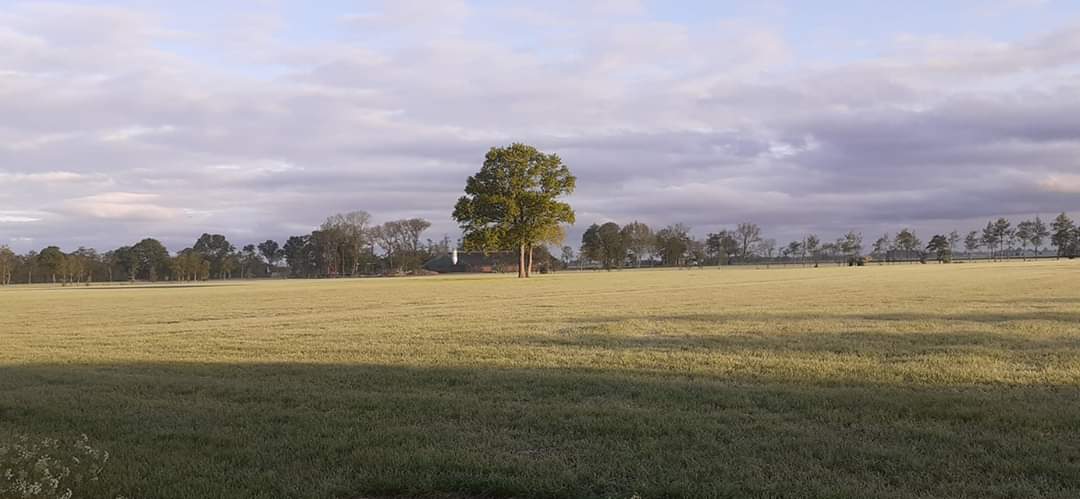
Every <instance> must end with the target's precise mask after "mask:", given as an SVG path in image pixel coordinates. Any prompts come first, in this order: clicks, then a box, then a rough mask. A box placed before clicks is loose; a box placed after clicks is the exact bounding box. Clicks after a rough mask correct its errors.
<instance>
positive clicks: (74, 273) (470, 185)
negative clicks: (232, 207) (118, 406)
mask: <svg viewBox="0 0 1080 499" xmlns="http://www.w3.org/2000/svg"><path fill="white" fill-rule="evenodd" d="M576 182H577V179H576V177H575V176H574V175H572V174H571V173H570V170H569V168H568V167H567V166H566V165H565V164H563V162H562V159H561V158H559V156H558V155H555V154H546V153H543V152H541V151H539V150H537V149H536V148H535V147H532V146H529V145H526V144H519V143H515V144H511V145H509V146H507V147H493V148H491V149H490V150H489V151H488V153H487V154H486V155H485V157H484V163H483V165H482V166H481V168H480V170H479V171H478V172H477V173H476V174H474V175H472V176H470V177H468V179H467V180H466V182H465V195H464V196H462V197H461V198H460V199H458V201H457V204H456V205H455V206H454V211H453V215H452V216H453V218H454V220H456V221H457V222H458V224H459V226H460V228H461V230H462V235H463V239H462V241H461V244H460V247H461V249H465V250H477V251H483V252H493V251H513V252H515V253H517V257H518V266H517V267H518V276H519V277H529V275H530V274H531V272H532V269H533V268H534V267H535V266H536V265H537V262H540V265H541V268H543V269H546V268H549V267H551V266H553V265H552V263H553V262H555V261H557V260H556V259H555V258H554V256H553V255H552V254H551V252H550V250H549V247H559V245H561V244H563V242H564V240H565V235H566V229H565V227H566V224H573V223H574V222H575V214H574V210H573V208H571V206H570V205H569V204H568V203H566V202H564V201H562V200H561V199H560V198H562V197H563V196H566V195H569V194H571V193H573V191H574V189H575V187H576ZM429 227H431V223H430V222H428V221H427V220H424V219H421V218H411V219H403V220H394V221H390V222H386V223H383V224H379V225H375V224H373V223H372V220H371V215H369V214H368V213H367V212H364V211H354V212H349V213H343V214H337V215H333V216H331V217H329V218H327V220H326V221H325V222H324V223H323V224H322V225H321V226H320V227H319V228H318V229H316V230H314V231H312V232H311V233H310V234H306V235H300V236H292V237H290V238H288V239H287V240H286V241H285V244H283V245H279V244H278V243H277V242H276V241H274V240H267V241H263V242H261V243H257V244H256V243H253V244H247V245H245V246H243V247H242V248H240V250H239V251H237V249H236V247H235V246H234V245H233V244H232V243H231V242H229V240H228V239H227V238H226V237H225V236H224V235H221V234H203V235H202V236H200V237H199V238H198V239H197V240H196V241H195V243H194V244H193V245H192V246H191V247H189V248H185V249H183V250H181V251H179V252H177V253H176V254H175V255H173V254H171V253H170V252H169V250H168V249H166V248H165V246H164V245H163V244H162V243H161V242H160V241H158V240H156V239H153V238H147V239H143V240H142V241H139V242H138V243H135V244H133V245H131V246H123V247H120V248H117V249H114V250H111V251H107V252H104V253H99V252H98V251H96V250H94V249H91V248H79V249H77V250H75V251H73V252H71V253H65V252H63V251H61V250H60V248H58V247H56V246H49V247H46V248H44V249H42V250H41V251H40V252H37V251H31V252H29V253H27V254H25V255H16V254H15V253H14V252H13V251H11V249H10V248H8V247H6V246H0V284H2V285H6V284H12V283H14V282H16V281H19V282H25V283H34V282H54V283H56V282H59V283H85V282H92V281H102V280H104V281H117V280H131V281H134V280H147V281H157V280H163V279H167V280H175V281H194V280H206V279H230V278H234V277H241V278H249V277H265V276H272V275H287V276H290V277H309V278H310V277H327V276H330V277H333V276H359V275H371V274H377V273H382V274H387V273H389V274H404V273H409V272H414V271H417V270H419V269H420V268H421V266H422V264H423V262H424V261H426V260H427V259H429V258H432V257H434V256H437V255H444V254H446V253H448V252H449V251H450V250H451V243H450V241H449V238H446V237H444V238H443V240H442V241H440V242H433V241H432V240H430V239H427V240H424V239H423V238H422V235H423V233H424V232H425V231H426V230H427V229H428V228H429ZM1047 242H1049V244H1050V245H1051V246H1053V247H1054V248H1055V249H1056V255H1057V256H1058V257H1068V258H1074V257H1076V256H1078V255H1080V229H1078V228H1077V225H1076V223H1074V222H1073V220H1072V219H1070V218H1069V217H1068V215H1066V214H1065V213H1062V214H1060V215H1058V216H1057V218H1055V219H1054V220H1053V222H1051V224H1050V225H1049V226H1047V224H1046V223H1044V222H1043V221H1042V219H1041V218H1039V217H1035V219H1034V220H1024V221H1022V222H1019V223H1017V224H1016V225H1015V226H1013V224H1012V222H1010V221H1009V220H1007V219H1004V218H999V219H997V220H992V221H989V222H987V224H986V227H985V228H983V229H982V230H981V231H980V230H973V231H971V232H969V233H968V234H967V236H966V237H963V238H961V236H960V234H959V232H957V231H952V232H950V233H948V234H934V235H933V236H932V237H931V238H930V239H929V241H928V243H927V244H926V245H925V246H923V243H922V241H921V240H920V239H919V238H918V236H916V234H915V232H914V231H913V230H911V229H908V228H904V229H902V230H900V231H899V232H897V233H896V235H895V236H892V235H890V234H885V235H883V236H881V237H880V238H878V239H877V240H876V241H874V243H873V245H872V246H871V251H870V252H869V254H866V255H864V254H863V250H864V248H863V236H862V234H861V233H859V232H856V231H850V232H848V233H846V234H844V235H842V236H840V237H839V238H837V239H835V240H833V241H825V240H822V239H820V238H819V237H818V236H817V235H816V234H808V235H806V236H805V237H802V238H800V239H798V240H794V241H790V242H788V243H787V244H786V245H783V246H780V245H778V244H777V242H776V240H775V239H771V238H767V237H765V236H764V235H763V233H762V230H761V227H760V226H758V225H757V224H754V223H749V222H747V223H741V224H738V225H737V226H735V227H734V228H731V229H724V230H720V231H717V232H713V233H709V234H707V235H706V237H705V238H704V239H698V238H695V237H694V236H693V235H692V234H691V229H690V227H688V226H687V225H684V224H673V225H668V226H666V227H663V228H661V229H659V230H656V231H654V230H653V229H652V228H650V227H649V226H648V225H646V224H644V223H642V222H638V221H634V222H631V223H629V224H627V225H625V226H620V225H619V224H617V223H615V222H607V223H604V224H593V225H591V226H589V227H588V228H587V229H586V230H585V232H584V234H583V235H582V239H581V246H580V248H579V254H578V255H577V256H575V254H574V249H573V248H572V247H570V246H562V253H561V263H562V265H563V266H570V265H571V264H572V263H577V264H578V265H579V266H581V267H583V266H584V265H586V264H587V265H589V266H595V267H599V268H605V269H614V268H622V267H627V266H635V267H640V266H642V265H643V264H645V265H650V266H655V265H665V266H689V265H730V264H736V263H755V262H757V263H761V262H764V263H774V262H775V263H802V264H809V263H812V264H814V265H817V264H818V263H819V262H822V261H827V262H835V263H838V264H843V263H845V262H846V263H848V264H849V265H863V264H865V263H866V262H867V261H879V262H902V261H920V262H923V263H925V262H926V261H927V260H928V259H930V258H933V259H936V260H937V261H939V262H943V263H947V262H951V261H952V260H953V258H954V256H955V255H958V254H960V252H959V251H958V248H959V245H960V244H961V243H963V245H964V246H963V248H964V250H965V252H964V253H963V254H964V255H965V256H967V257H968V258H972V257H974V256H977V255H979V254H980V253H979V251H980V250H985V251H984V252H983V253H981V254H983V255H985V256H987V257H988V258H992V259H997V258H1014V257H1027V256H1028V255H1029V252H1028V248H1029V247H1030V248H1032V249H1033V251H1034V256H1036V257H1038V256H1041V255H1042V249H1044V247H1045V245H1046V243H1047ZM454 247H455V248H456V247H458V246H454ZM281 262H284V264H285V265H284V266H281V265H280V263H281Z"/></svg>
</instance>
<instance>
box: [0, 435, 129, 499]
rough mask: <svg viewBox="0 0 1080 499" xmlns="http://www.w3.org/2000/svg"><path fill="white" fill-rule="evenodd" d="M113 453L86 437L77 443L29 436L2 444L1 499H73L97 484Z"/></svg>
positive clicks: (80, 438)
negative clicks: (91, 442) (98, 447)
mask: <svg viewBox="0 0 1080 499" xmlns="http://www.w3.org/2000/svg"><path fill="white" fill-rule="evenodd" d="M108 461H109V453H108V452H106V451H104V450H101V449H95V448H93V447H91V446H90V439H89V438H87V436H86V435H82V436H81V437H79V438H78V439H76V440H75V441H73V442H65V441H62V440H58V439H53V438H44V439H31V438H30V437H28V436H26V435H15V436H14V437H13V438H10V439H4V440H0V498H12V499H14V498H19V499H30V498H33V499H38V498H42V499H45V498H48V499H71V498H72V497H74V495H75V491H78V490H80V489H81V488H83V487H84V486H85V485H86V484H87V483H89V482H96V481H97V480H98V477H99V475H100V474H101V471H102V469H104V467H105V463H107V462H108Z"/></svg>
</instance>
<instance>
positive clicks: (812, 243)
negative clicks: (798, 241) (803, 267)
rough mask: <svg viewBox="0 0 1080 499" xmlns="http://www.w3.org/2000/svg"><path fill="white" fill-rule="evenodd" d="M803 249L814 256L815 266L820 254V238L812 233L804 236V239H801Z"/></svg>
mask: <svg viewBox="0 0 1080 499" xmlns="http://www.w3.org/2000/svg"><path fill="white" fill-rule="evenodd" d="M803 251H805V252H806V254H809V255H810V256H812V257H813V258H814V266H817V263H818V257H819V255H820V254H821V240H820V239H818V237H817V236H816V235H814V234H810V235H809V236H806V239H805V240H803ZM804 259H805V255H804Z"/></svg>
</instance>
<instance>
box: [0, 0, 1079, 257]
mask: <svg viewBox="0 0 1080 499" xmlns="http://www.w3.org/2000/svg"><path fill="white" fill-rule="evenodd" d="M222 4H225V5H224V6H223V5H222ZM513 142H525V143H529V144H532V145H535V146H537V147H538V148H540V149H542V150H544V151H547V152H554V153H558V154H559V155H560V156H561V157H562V159H563V161H564V162H565V163H566V164H567V165H568V166H569V167H570V169H571V171H572V172H573V173H575V174H576V175H577V177H578V189H577V191H576V192H575V193H574V194H573V195H572V196H570V197H569V199H568V200H569V202H570V203H571V204H572V205H573V207H574V208H575V209H576V211H577V220H578V223H577V224H576V226H575V227H574V228H573V229H572V230H571V231H570V235H569V240H568V243H570V244H571V245H574V246H576V242H577V240H578V239H579V238H580V234H581V232H582V231H583V230H584V228H586V227H587V226H588V225H589V224H591V223H603V222H606V221H616V222H619V223H627V222H630V221H633V220H640V221H643V222H646V223H649V224H650V225H653V226H657V227H659V226H663V225H666V224H671V223H676V222H679V223H684V224H687V225H689V226H691V227H692V228H693V231H694V232H695V234H697V235H698V236H704V235H705V234H706V233H708V232H712V231H716V230H719V229H722V228H727V227H732V226H734V225H735V224H737V223H739V222H744V221H749V222H755V223H757V224H759V225H760V226H762V228H763V230H764V231H765V233H766V235H767V236H769V237H773V238H776V239H778V240H779V241H780V242H781V243H784V242H785V241H786V240H787V239H795V238H799V237H801V236H802V235H803V234H805V233H811V232H812V233H817V234H819V235H820V236H822V238H824V239H826V240H829V239H832V238H835V237H837V236H839V235H840V234H842V233H844V232H847V231H849V230H855V231H859V232H862V233H863V234H864V235H865V236H864V237H865V238H866V239H867V240H869V241H872V240H873V239H876V237H877V236H878V235H879V234H881V233H883V232H893V233H895V232H896V231H898V230H899V229H901V228H903V227H912V228H914V229H915V230H916V231H917V232H918V233H919V234H920V235H922V236H923V238H924V239H929V236H930V235H931V234H932V233H934V232H946V231H949V230H952V229H958V230H961V231H962V232H963V231H967V230H971V229H975V228H978V227H981V226H982V225H984V224H985V221H986V220H987V219H988V218H990V217H999V216H1004V217H1008V218H1012V219H1017V220H1018V219H1021V218H1028V217H1032V216H1035V215H1042V216H1043V217H1044V218H1050V217H1053V216H1054V215H1055V214H1057V213H1059V212H1062V211H1067V212H1070V213H1076V214H1080V2H1077V1H1075V0H1072V1H1064V0H985V1H964V0H955V1H950V2H939V1H909V2H866V1H854V0H852V1H839V0H834V1H814V2H810V1H794V0H789V1H781V0H775V1H769V0H765V1H761V2H742V1H705V0H693V1H690V0H687V1H677V0H671V1H647V0H596V1H570V0H550V1H521V2H511V1H495V0H442V1H422V0H396V1H386V2H382V1H342V0H331V1H320V2H307V1H285V0H282V1H249V2H245V1H236V2H218V1H214V2H211V1H207V0H195V1H188V2H155V1H137V0H131V1H116V2H89V1H68V2H39V1H33V2H19V1H16V2H11V1H4V0H0V244H6V245H9V246H11V247H12V248H13V249H16V250H17V251H20V252H22V251H27V250H30V249H40V248H42V247H44V246H47V245H52V244H55V245H59V246H60V247H61V248H63V249H65V250H68V251H70V250H74V249H75V248H77V247H79V246H90V247H95V248H98V249H99V250H108V249H112V248H115V247H118V246H121V245H128V244H132V243H134V242H137V241H138V240H140V239H142V238H144V237H155V238H158V239H160V240H162V241H163V242H164V243H166V245H167V246H168V247H169V248H170V249H171V250H173V251H177V250H180V249H182V248H184V247H187V246H190V245H191V244H192V243H193V242H194V241H195V239H196V238H197V237H198V236H199V235H200V234H201V233H203V232H211V233H222V234H225V235H227V236H228V237H229V239H230V240H231V241H232V242H233V243H234V244H238V245H242V244H246V243H251V242H258V241H262V240H265V239H268V238H273V239H277V240H279V241H282V240H284V239H285V238H287V237H288V236H291V235H300V234H305V233H307V232H309V231H311V230H312V229H313V228H315V227H316V226H318V225H319V224H320V223H321V222H322V221H323V220H324V219H325V218H326V217H327V216H328V215H331V214H334V213H338V212H346V211H353V210H365V211H367V212H369V213H371V214H372V216H373V218H374V219H375V220H376V221H386V220H393V219H399V218H405V217H424V218H427V219H429V220H430V221H431V222H432V223H433V226H432V229H431V230H430V231H429V232H428V233H427V234H426V237H429V238H431V239H435V240H438V239H442V237H443V236H444V235H449V236H450V237H451V238H456V237H457V236H458V234H459V231H458V229H457V226H456V224H455V223H454V222H453V220H452V219H451V218H450V213H451V211H452V209H453V205H454V202H455V201H456V199H457V198H458V197H459V196H460V195H461V193H462V189H463V187H464V183H465V179H466V178H467V177H468V176H469V175H470V174H472V173H474V172H475V171H476V170H478V169H479V167H480V165H481V163H482V161H483V157H484V153H485V152H486V151H487V150H488V149H489V148H490V147H493V146H502V145H507V144H510V143H513Z"/></svg>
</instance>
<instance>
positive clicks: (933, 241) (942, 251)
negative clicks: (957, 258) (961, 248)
mask: <svg viewBox="0 0 1080 499" xmlns="http://www.w3.org/2000/svg"><path fill="white" fill-rule="evenodd" d="M926 250H927V251H929V252H930V253H933V254H934V256H935V257H937V261H938V262H940V263H946V262H948V261H949V260H950V258H951V254H952V250H951V249H950V248H949V238H948V237H947V236H944V235H941V234H936V235H934V237H932V238H930V243H929V244H927V245H926Z"/></svg>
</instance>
